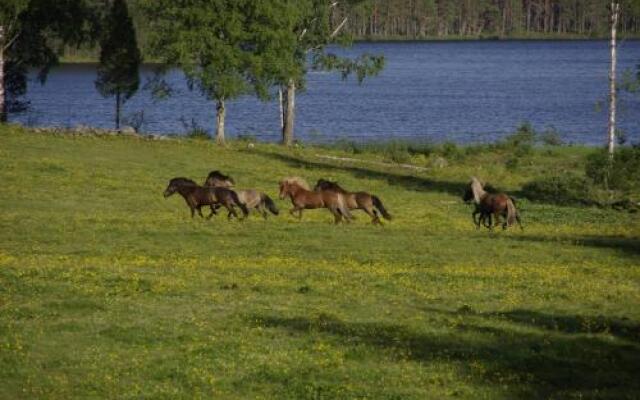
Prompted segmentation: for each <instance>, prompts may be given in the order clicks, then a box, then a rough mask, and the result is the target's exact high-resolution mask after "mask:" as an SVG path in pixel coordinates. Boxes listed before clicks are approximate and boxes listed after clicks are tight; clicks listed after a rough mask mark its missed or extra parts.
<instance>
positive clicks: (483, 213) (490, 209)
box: [462, 177, 523, 229]
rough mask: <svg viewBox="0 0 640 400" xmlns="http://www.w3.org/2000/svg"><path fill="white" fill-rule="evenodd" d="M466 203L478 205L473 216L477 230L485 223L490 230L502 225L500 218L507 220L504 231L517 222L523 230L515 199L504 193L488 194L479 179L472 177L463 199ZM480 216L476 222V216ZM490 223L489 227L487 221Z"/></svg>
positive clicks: (503, 226) (503, 227) (503, 225)
mask: <svg viewBox="0 0 640 400" xmlns="http://www.w3.org/2000/svg"><path fill="white" fill-rule="evenodd" d="M462 199H463V200H464V201H466V202H470V201H473V202H474V203H475V204H476V208H475V210H474V211H473V213H472V214H471V217H472V218H473V222H474V223H475V224H476V228H480V224H481V223H484V224H485V226H487V227H488V228H489V229H492V227H493V226H498V225H499V224H500V217H501V216H502V217H504V218H505V222H504V223H503V224H502V229H507V227H508V226H511V225H513V224H515V223H516V222H517V223H518V225H519V226H520V229H523V227H522V223H521V222H520V215H519V214H518V210H516V206H515V203H514V201H513V199H512V198H511V197H510V196H509V195H507V194H504V193H497V194H493V193H488V192H487V191H485V190H484V188H483V185H482V183H481V182H480V180H478V178H476V177H472V178H471V182H470V183H469V187H468V188H467V190H466V191H465V194H464V196H463V198H462ZM478 214H480V218H479V219H478V220H477V221H476V215H478ZM492 216H493V217H494V218H495V224H492V223H491V217H492ZM487 218H488V220H489V223H488V225H487V221H486V219H487Z"/></svg>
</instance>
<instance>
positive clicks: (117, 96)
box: [116, 91, 120, 131]
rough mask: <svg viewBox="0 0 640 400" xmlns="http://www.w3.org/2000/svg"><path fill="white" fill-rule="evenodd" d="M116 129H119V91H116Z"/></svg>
mask: <svg viewBox="0 0 640 400" xmlns="http://www.w3.org/2000/svg"><path fill="white" fill-rule="evenodd" d="M116 130H117V131H119V130H120V91H118V92H116Z"/></svg>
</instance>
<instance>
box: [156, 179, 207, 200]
mask: <svg viewBox="0 0 640 400" xmlns="http://www.w3.org/2000/svg"><path fill="white" fill-rule="evenodd" d="M197 185H198V184H197V183H195V182H194V181H192V180H191V179H189V178H173V179H171V180H170V181H169V185H168V186H167V188H166V189H165V190H164V193H163V194H164V197H165V198H167V197H169V196H171V195H172V194H174V193H175V192H177V191H178V189H179V188H180V186H197Z"/></svg>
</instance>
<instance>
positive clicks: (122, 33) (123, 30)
mask: <svg viewBox="0 0 640 400" xmlns="http://www.w3.org/2000/svg"><path fill="white" fill-rule="evenodd" d="M103 26H104V28H103V31H104V33H103V35H102V38H101V40H100V48H101V50H100V66H99V67H98V79H97V80H96V88H97V89H98V91H99V92H100V94H101V95H102V96H103V97H112V96H115V98H116V129H120V110H121V107H122V105H123V104H124V103H125V102H126V101H127V100H129V99H130V98H131V96H133V95H134V94H135V93H136V91H138V87H139V86H140V63H141V62H142V57H141V56H140V50H139V49H138V44H137V42H136V31H135V28H134V26H133V22H132V20H131V17H130V16H129V11H128V9H127V3H126V2H125V0H114V1H113V4H112V6H111V10H110V12H109V15H108V16H107V17H106V18H105V21H104V25H103Z"/></svg>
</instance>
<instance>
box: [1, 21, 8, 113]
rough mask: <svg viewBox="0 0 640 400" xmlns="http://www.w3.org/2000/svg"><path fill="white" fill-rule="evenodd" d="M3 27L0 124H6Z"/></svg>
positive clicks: (2, 32) (2, 28)
mask: <svg viewBox="0 0 640 400" xmlns="http://www.w3.org/2000/svg"><path fill="white" fill-rule="evenodd" d="M5 39H6V38H5V31H4V26H0V123H2V122H7V104H6V96H5V89H4V46H5V44H4V43H5Z"/></svg>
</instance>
